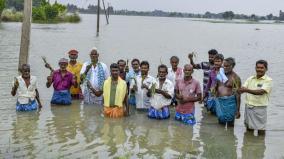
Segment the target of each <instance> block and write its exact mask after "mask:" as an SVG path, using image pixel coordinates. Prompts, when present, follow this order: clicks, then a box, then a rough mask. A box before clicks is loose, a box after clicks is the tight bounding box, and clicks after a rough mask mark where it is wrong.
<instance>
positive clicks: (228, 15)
mask: <svg viewBox="0 0 284 159" xmlns="http://www.w3.org/2000/svg"><path fill="white" fill-rule="evenodd" d="M97 9H98V7H97V6H96V5H89V6H88V7H87V8H78V7H77V6H76V5H73V4H68V5H67V10H68V11H69V12H75V11H78V12H80V13H87V14H96V13H97ZM107 10H108V11H109V14H113V15H133V16H159V17H185V18H208V19H226V20H232V19H246V20H252V21H258V20H284V13H283V12H282V14H283V15H282V16H281V11H280V14H279V16H274V15H273V14H268V15H266V16H258V15H256V14H252V15H245V14H236V13H234V12H233V11H225V12H222V13H211V12H206V13H205V14H193V13H181V12H165V11H162V10H154V11H150V12H149V11H148V12H145V11H130V10H114V8H113V7H112V6H110V7H108V8H107ZM100 12H101V13H102V14H104V12H103V10H102V8H100Z"/></svg>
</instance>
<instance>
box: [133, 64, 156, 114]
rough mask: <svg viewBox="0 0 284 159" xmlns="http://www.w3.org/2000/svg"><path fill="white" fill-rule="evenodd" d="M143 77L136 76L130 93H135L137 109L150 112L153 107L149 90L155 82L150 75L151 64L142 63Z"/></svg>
mask: <svg viewBox="0 0 284 159" xmlns="http://www.w3.org/2000/svg"><path fill="white" fill-rule="evenodd" d="M140 68H141V75H138V76H136V77H135V78H134V79H133V80H132V81H131V84H130V91H131V92H132V93H135V99H136V109H138V110H148V109H149V108H150V106H151V103H150V96H149V94H147V93H148V89H147V88H151V87H152V85H153V83H154V82H155V78H154V77H152V76H150V75H149V74H148V72H149V68H150V65H149V62H148V61H142V62H141V64H140Z"/></svg>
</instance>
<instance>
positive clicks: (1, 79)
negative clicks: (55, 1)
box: [0, 15, 284, 159]
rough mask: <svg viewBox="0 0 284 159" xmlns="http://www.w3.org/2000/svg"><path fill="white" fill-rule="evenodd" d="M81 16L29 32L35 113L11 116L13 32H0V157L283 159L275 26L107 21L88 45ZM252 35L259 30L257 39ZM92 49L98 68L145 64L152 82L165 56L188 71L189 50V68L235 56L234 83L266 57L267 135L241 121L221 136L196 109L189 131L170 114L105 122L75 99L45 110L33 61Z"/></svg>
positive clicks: (8, 26)
mask: <svg viewBox="0 0 284 159" xmlns="http://www.w3.org/2000/svg"><path fill="white" fill-rule="evenodd" d="M82 18H83V20H82V23H79V24H51V25H42V24H33V25H32V33H31V54H30V63H31V72H32V74H33V75H35V76H37V77H38V82H39V92H40V96H41V99H42V103H43V106H44V107H43V109H41V110H40V111H38V112H30V113H16V112H15V98H14V97H11V95H10V91H11V85H12V83H11V81H12V80H13V77H14V76H17V72H16V71H17V64H18V52H19V44H20V31H21V28H20V26H21V25H20V23H2V24H0V62H1V67H0V90H1V92H0V95H1V98H0V103H1V104H0V158H118V157H125V158H128V157H129V158H209V159H210V158H226V159H227V158H281V157H282V158H283V157H284V152H283V149H284V146H283V145H284V140H282V138H283V136H284V130H283V127H284V125H283V122H282V118H283V115H284V106H283V104H282V103H283V102H282V100H281V98H282V96H283V91H284V87H283V86H284V83H283V78H284V74H283V71H282V70H281V69H282V68H283V67H282V66H283V63H284V60H283V59H284V41H283V35H284V30H283V26H282V25H257V26H256V25H254V24H253V25H252V24H245V25H236V24H211V23H204V22H196V21H195V22H193V21H190V20H189V19H186V18H156V17H127V16H113V17H112V18H111V19H112V21H111V24H110V25H108V26H104V25H103V26H102V30H101V31H102V33H101V34H100V35H101V36H100V37H98V38H97V37H96V36H95V35H96V30H95V29H94V28H95V20H94V19H95V15H82ZM165 24H170V25H165ZM256 27H257V28H261V31H257V32H256V31H255V29H254V28H256ZM189 28H190V29H189ZM232 30H234V32H232ZM204 35H206V36H204ZM75 37H76V38H75ZM169 37H170V38H169ZM224 39H226V40H224ZM189 44H190V45H189ZM93 46H96V47H98V48H99V50H100V52H101V54H100V58H101V59H102V61H103V62H105V63H106V64H110V63H111V62H114V61H117V60H118V59H121V58H123V59H127V58H128V59H131V58H133V57H136V58H139V59H143V60H144V59H147V60H149V62H150V64H151V66H150V69H151V70H150V71H151V74H152V75H156V67H157V65H159V64H160V59H161V60H162V62H163V63H166V64H169V63H168V59H169V58H170V56H172V55H177V56H179V57H180V59H181V61H180V64H181V65H183V64H185V63H187V62H188V60H187V59H186V58H183V57H186V53H187V52H188V51H197V52H198V56H197V58H196V59H195V60H196V61H201V60H203V59H207V53H206V52H207V51H208V50H209V49H211V48H216V49H217V50H219V51H220V52H221V53H223V54H224V55H225V57H229V56H232V57H235V58H236V61H237V65H236V71H237V72H238V74H239V75H240V76H241V77H242V80H243V81H244V80H245V79H246V78H247V77H248V76H250V75H251V74H252V73H254V62H255V61H256V60H258V59H260V58H263V59H267V60H268V61H269V72H268V73H269V75H270V76H271V77H272V78H273V79H274V85H275V86H276V87H275V88H274V89H273V92H272V94H271V98H270V100H271V104H270V105H269V107H268V126H267V129H268V131H267V134H266V136H258V137H255V136H253V134H252V133H246V132H245V129H244V125H243V117H241V119H238V120H236V121H235V128H232V127H228V129H225V127H224V126H222V125H219V124H218V121H217V119H216V117H214V116H212V115H210V114H208V113H207V112H206V110H204V109H203V107H201V105H199V104H197V106H196V118H197V125H196V126H194V127H190V126H187V125H184V124H183V123H181V122H178V121H175V120H174V119H173V117H174V108H171V118H170V119H169V120H151V119H148V118H147V116H146V113H145V112H137V111H135V110H134V109H133V107H132V109H131V114H132V115H131V116H130V117H126V118H122V119H108V118H104V116H103V115H102V107H99V106H94V105H83V104H81V102H80V101H74V102H73V104H72V105H71V106H63V107H60V106H50V104H49V102H50V99H51V95H52V89H46V88H45V82H46V76H47V75H48V74H49V71H48V70H46V69H45V68H44V66H43V63H42V61H41V56H47V57H48V60H49V61H50V63H51V65H52V66H57V61H58V59H59V58H61V57H62V56H66V57H67V55H66V54H64V53H65V52H67V51H68V50H70V48H77V49H78V50H79V52H80V53H79V58H80V60H81V61H86V60H87V59H88V52H89V51H90V49H91V48H92V47H93ZM256 55H257V56H256ZM194 76H195V78H197V79H199V80H200V81H201V79H202V72H201V71H195V73H194ZM241 113H242V114H243V105H242V107H241Z"/></svg>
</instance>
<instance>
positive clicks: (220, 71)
mask: <svg viewBox="0 0 284 159" xmlns="http://www.w3.org/2000/svg"><path fill="white" fill-rule="evenodd" d="M223 60H224V56H223V55H222V54H217V55H215V57H214V67H213V69H211V70H210V72H209V79H208V83H207V85H206V88H205V95H204V98H205V99H207V100H206V102H207V103H206V107H207V109H208V110H209V111H211V113H213V114H216V105H215V102H214V98H215V97H216V93H217V92H216V89H215V88H216V84H217V81H218V80H219V81H220V82H222V83H226V82H227V80H228V78H227V77H226V75H225V72H224V68H222V64H223Z"/></svg>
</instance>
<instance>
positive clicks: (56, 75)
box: [46, 58, 78, 105]
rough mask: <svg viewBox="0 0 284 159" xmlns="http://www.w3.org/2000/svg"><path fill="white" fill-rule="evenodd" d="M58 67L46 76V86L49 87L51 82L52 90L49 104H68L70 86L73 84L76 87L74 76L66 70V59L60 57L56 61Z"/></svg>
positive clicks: (69, 100) (69, 102)
mask: <svg viewBox="0 0 284 159" xmlns="http://www.w3.org/2000/svg"><path fill="white" fill-rule="evenodd" d="M58 64H59V67H60V68H59V69H58V70H55V71H53V72H52V75H51V76H48V77H47V82H46V87H47V88H49V87H50V86H51V84H52V83H53V88H54V92H53V95H52V99H51V102H50V103H51V104H58V105H70V104H71V93H70V88H71V86H72V85H73V86H74V87H75V88H77V87H78V83H77V79H76V76H74V75H73V74H72V73H71V72H69V71H67V65H68V60H67V59H65V58H61V59H60V60H59V62H58Z"/></svg>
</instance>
